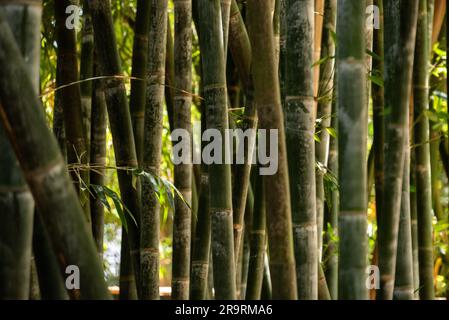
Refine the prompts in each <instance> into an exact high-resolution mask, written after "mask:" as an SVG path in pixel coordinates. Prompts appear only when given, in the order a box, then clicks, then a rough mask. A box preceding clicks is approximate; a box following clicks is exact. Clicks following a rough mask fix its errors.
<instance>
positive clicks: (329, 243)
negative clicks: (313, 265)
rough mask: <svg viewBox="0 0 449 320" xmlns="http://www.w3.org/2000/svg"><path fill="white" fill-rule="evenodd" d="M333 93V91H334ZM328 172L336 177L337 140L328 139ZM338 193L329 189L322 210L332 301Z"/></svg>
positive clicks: (334, 295) (334, 121) (335, 285)
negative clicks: (329, 192) (328, 196)
mask: <svg viewBox="0 0 449 320" xmlns="http://www.w3.org/2000/svg"><path fill="white" fill-rule="evenodd" d="M334 92H335V89H334ZM336 109H337V104H336V102H335V99H334V101H333V103H332V121H331V127H332V128H333V129H334V130H335V131H337V123H338V119H337V117H336V114H337V110H336ZM328 170H329V171H330V172H331V174H333V175H334V176H335V177H338V138H336V137H330V143H329V160H328ZM338 202H339V192H338V188H337V187H336V186H333V187H331V194H330V198H329V199H327V200H326V205H325V210H324V226H325V229H324V230H325V232H326V233H325V237H324V245H325V250H324V252H323V263H324V273H325V276H326V280H327V284H328V288H329V294H330V296H331V298H332V299H333V300H337V298H338V247H337V243H336V240H335V239H336V237H337V235H338V210H339V203H338Z"/></svg>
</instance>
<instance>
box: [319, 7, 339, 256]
mask: <svg viewBox="0 0 449 320" xmlns="http://www.w3.org/2000/svg"><path fill="white" fill-rule="evenodd" d="M336 21H337V1H336V0H331V1H327V2H326V3H325V8H324V22H323V25H324V28H323V36H322V37H323V38H322V44H321V57H320V61H322V64H321V65H320V79H319V88H318V110H317V119H318V121H319V123H320V124H319V131H318V132H317V135H318V137H319V141H317V142H316V143H315V155H316V161H317V162H318V163H319V164H320V166H321V168H322V169H320V170H316V178H315V180H316V211H317V214H316V215H317V222H318V221H319V220H320V219H319V217H324V210H325V208H324V206H325V189H324V175H325V174H326V171H327V167H328V161H329V144H330V139H331V135H330V133H329V132H330V128H331V122H332V100H333V87H334V75H335V59H334V57H335V40H334V39H333V36H332V35H333V34H334V33H335V28H336ZM323 229H324V228H323V222H322V221H321V227H320V226H319V227H318V232H317V236H318V246H319V247H318V250H320V251H321V246H320V243H321V240H320V238H321V237H322V232H323ZM319 258H320V259H321V255H320V257H319Z"/></svg>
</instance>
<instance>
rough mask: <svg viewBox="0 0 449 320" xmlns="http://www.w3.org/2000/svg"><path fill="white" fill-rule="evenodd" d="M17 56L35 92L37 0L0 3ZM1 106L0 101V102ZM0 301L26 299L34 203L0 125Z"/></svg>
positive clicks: (37, 25) (40, 10)
mask: <svg viewBox="0 0 449 320" xmlns="http://www.w3.org/2000/svg"><path fill="white" fill-rule="evenodd" d="M0 8H2V9H1V10H5V17H6V19H7V23H9V25H10V26H11V31H12V32H13V33H14V37H15V39H16V41H17V43H20V44H21V47H20V51H21V52H20V53H21V55H22V56H23V57H24V59H26V61H27V74H25V75H24V76H25V77H27V78H28V79H30V80H31V82H32V83H33V90H34V93H35V94H37V93H38V91H39V49H40V43H39V28H40V23H41V22H40V19H41V14H42V5H41V2H40V1H35V3H34V4H31V5H26V4H12V3H9V4H0ZM0 104H1V101H0ZM0 150H2V151H1V153H0V220H1V227H0V248H2V249H1V251H2V253H1V254H0V283H1V285H0V299H28V293H29V285H30V262H31V249H32V235H33V216H34V202H33V198H32V196H31V193H30V190H29V189H28V186H27V184H26V181H25V179H24V177H23V175H22V172H21V170H20V167H19V164H18V161H17V158H16V156H15V154H14V150H13V148H12V146H11V144H10V142H9V141H8V138H7V136H6V132H5V129H4V128H3V126H0Z"/></svg>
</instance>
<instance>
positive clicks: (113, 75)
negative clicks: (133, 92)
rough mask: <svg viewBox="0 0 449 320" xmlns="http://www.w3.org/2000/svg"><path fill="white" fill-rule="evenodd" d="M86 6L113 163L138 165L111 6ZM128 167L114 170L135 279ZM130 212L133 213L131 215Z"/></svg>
mask: <svg viewBox="0 0 449 320" xmlns="http://www.w3.org/2000/svg"><path fill="white" fill-rule="evenodd" d="M89 8H90V10H91V14H92V22H93V27H94V37H95V38H96V39H101V41H95V50H96V54H97V59H98V65H99V74H100V75H102V76H108V78H107V79H105V80H104V94H105V98H106V103H107V109H108V110H107V111H108V118H109V125H110V129H111V133H112V139H113V144H114V153H115V161H116V166H117V167H118V168H127V169H135V168H137V156H136V148H135V144H134V134H133V128H132V122H131V115H130V112H129V106H128V100H127V96H126V90H125V84H124V81H123V79H121V78H117V76H121V75H122V70H121V65H120V57H119V54H118V49H117V41H116V37H115V33H114V25H113V20H112V13H111V6H110V3H109V1H100V0H91V1H89ZM128 171H129V170H117V175H118V180H119V187H120V195H121V197H122V200H123V203H124V205H125V206H126V208H127V209H128V210H129V212H130V213H131V214H126V219H127V225H128V235H129V244H130V252H131V253H130V254H131V259H132V263H133V266H134V273H135V277H136V283H137V284H138V283H139V281H138V279H140V277H139V276H140V257H139V233H138V226H137V225H136V223H135V221H136V222H137V224H138V223H139V221H140V218H139V215H140V206H139V194H138V192H137V190H136V189H135V188H134V187H133V180H134V179H133V176H132V173H130V172H128ZM131 215H132V217H133V218H132V217H131Z"/></svg>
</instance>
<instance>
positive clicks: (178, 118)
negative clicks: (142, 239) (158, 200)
mask: <svg viewBox="0 0 449 320" xmlns="http://www.w3.org/2000/svg"><path fill="white" fill-rule="evenodd" d="M174 5H175V43H174V46H175V47H174V55H175V60H174V61H175V79H174V80H175V87H176V89H177V90H176V92H175V97H174V114H173V116H174V119H173V120H174V130H175V131H174V132H176V129H181V130H182V131H183V132H184V133H186V132H188V133H189V141H190V142H191V141H192V140H191V138H190V137H191V136H192V124H191V110H190V109H191V106H192V96H191V95H190V94H186V92H191V91H192V1H191V0H187V1H186V0H175V1H174ZM181 90H182V91H181ZM189 144H190V143H189ZM191 150H192V149H191V148H190V146H189V148H187V150H186V149H184V150H183V151H182V154H175V157H176V158H178V160H179V159H188V161H187V163H179V164H176V165H175V168H174V174H175V187H176V188H177V189H178V190H179V191H180V192H181V193H182V195H183V197H184V201H185V202H184V201H183V199H181V198H180V197H176V199H175V216H174V221H173V267H172V299H175V300H187V299H188V298H189V281H190V252H191V247H190V246H191V224H192V222H191V219H192V212H191V209H190V207H189V206H190V205H191V203H192V165H191V159H192V151H191Z"/></svg>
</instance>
